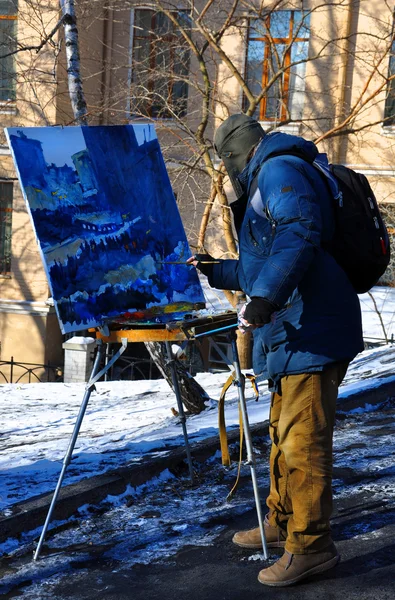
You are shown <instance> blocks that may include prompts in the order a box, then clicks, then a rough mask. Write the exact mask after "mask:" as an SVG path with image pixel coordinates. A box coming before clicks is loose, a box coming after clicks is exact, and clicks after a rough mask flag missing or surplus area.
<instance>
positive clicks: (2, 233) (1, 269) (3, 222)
mask: <svg viewBox="0 0 395 600" xmlns="http://www.w3.org/2000/svg"><path fill="white" fill-rule="evenodd" d="M12 190H13V185H12V183H3V182H0V275H9V274H10V272H11V227H12Z"/></svg>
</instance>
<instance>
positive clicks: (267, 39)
mask: <svg viewBox="0 0 395 600" xmlns="http://www.w3.org/2000/svg"><path fill="white" fill-rule="evenodd" d="M281 12H284V13H285V12H288V13H291V14H290V20H289V27H288V37H276V38H275V37H272V36H271V35H269V34H270V18H271V16H272V15H273V14H278V13H281ZM295 13H302V11H301V10H292V9H287V10H276V11H273V12H272V13H270V14H268V15H267V16H266V17H264V18H263V19H252V18H249V19H248V29H247V48H246V56H245V67H244V72H245V74H246V83H247V85H248V82H249V80H248V72H249V63H248V56H249V46H250V42H251V41H254V42H261V43H262V44H263V45H264V58H263V64H262V78H261V85H262V89H264V88H265V87H266V85H267V83H268V81H269V71H270V57H271V56H273V50H272V45H275V46H276V45H279V46H280V45H284V46H285V47H287V50H286V52H285V55H284V73H283V76H282V88H283V90H282V96H281V98H280V97H279V96H278V99H279V100H280V101H281V109H280V115H279V116H278V115H275V116H268V115H267V110H268V98H267V96H266V95H265V96H264V97H263V98H262V100H261V101H260V103H259V118H258V120H259V121H264V122H268V123H270V122H284V121H287V120H288V116H287V109H288V112H289V113H290V112H291V109H292V107H291V106H289V95H290V87H289V85H290V78H291V69H290V66H291V65H292V62H291V53H292V48H293V45H294V44H295V43H298V42H304V43H306V44H307V45H308V44H309V43H310V26H309V30H308V34H309V35H308V37H300V36H299V35H298V36H297V37H293V36H294V30H295ZM257 21H266V29H267V30H268V32H269V34H267V35H263V36H252V35H251V30H252V27H253V23H254V22H257ZM279 80H280V81H281V78H279ZM243 100H244V101H243V104H244V109H246V108H247V99H246V97H245V96H244V98H243Z"/></svg>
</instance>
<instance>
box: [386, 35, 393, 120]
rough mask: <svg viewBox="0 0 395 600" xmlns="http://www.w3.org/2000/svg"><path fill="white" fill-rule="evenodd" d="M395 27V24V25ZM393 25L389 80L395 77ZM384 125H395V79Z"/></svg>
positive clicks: (388, 98)
mask: <svg viewBox="0 0 395 600" xmlns="http://www.w3.org/2000/svg"><path fill="white" fill-rule="evenodd" d="M394 25H395V23H394ZM394 25H393V29H392V38H393V42H392V45H391V52H390V60H389V65H388V78H390V77H395V39H394V34H395V27H394ZM384 125H395V79H390V81H389V82H388V86H387V97H386V99H385V108H384Z"/></svg>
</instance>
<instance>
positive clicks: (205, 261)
mask: <svg viewBox="0 0 395 600" xmlns="http://www.w3.org/2000/svg"><path fill="white" fill-rule="evenodd" d="M216 262H218V261H217V260H216V259H215V258H214V257H213V256H211V254H194V255H193V256H191V258H188V260H187V264H189V265H194V266H195V267H196V268H197V269H199V271H200V272H201V273H203V275H206V277H210V275H211V274H212V272H213V265H212V264H210V263H216Z"/></svg>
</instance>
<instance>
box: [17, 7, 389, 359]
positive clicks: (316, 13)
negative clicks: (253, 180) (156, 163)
mask: <svg viewBox="0 0 395 600" xmlns="http://www.w3.org/2000/svg"><path fill="white" fill-rule="evenodd" d="M28 5H29V2H26V6H28ZM42 10H44V5H41V4H40V7H39V8H37V10H36V13H37V15H36V16H35V19H36V21H34V22H35V28H36V31H37V34H38V36H37V37H38V40H36V41H35V42H34V40H33V41H32V40H30V39H29V40H26V42H27V43H26V44H25V48H23V43H21V44H19V46H18V55H17V56H18V57H19V56H22V55H24V54H27V55H28V56H29V57H31V56H32V55H33V54H34V53H35V52H36V50H31V49H28V48H29V46H34V45H35V46H36V47H38V46H39V45H40V44H41V43H42V42H43V41H45V45H44V46H42V50H41V51H40V52H39V54H38V56H39V55H40V54H41V53H42V52H43V51H45V49H47V50H46V51H47V52H49V51H51V52H52V53H53V63H54V68H55V70H56V78H57V80H56V105H57V119H58V122H59V119H60V120H61V121H62V122H64V123H70V122H73V120H74V118H75V117H74V115H73V114H71V113H70V111H69V108H68V106H67V102H66V101H65V100H63V101H62V98H65V97H66V92H67V94H68V91H67V89H66V87H65V86H64V84H63V83H62V74H63V72H65V69H66V66H65V58H64V51H63V50H62V51H61V52H60V53H59V49H60V46H61V37H58V34H59V30H58V29H56V27H57V25H58V20H59V16H56V18H55V16H54V15H53V17H52V19H50V20H48V19H47V22H45V23H44V22H43V25H45V26H43V27H42V31H41V32H39V29H40V19H39V16H40V15H41V18H42ZM77 12H78V18H79V23H80V27H82V31H83V37H82V40H81V43H80V54H81V76H82V80H83V82H84V85H85V97H86V102H87V120H88V122H89V123H108V124H115V123H124V122H130V120H135V119H145V120H147V119H148V120H152V121H153V122H155V124H156V127H157V131H158V135H159V138H160V141H161V146H162V150H163V152H164V155H165V158H166V161H167V167H168V171H169V173H170V175H171V179H172V184H173V186H174V189H175V191H176V193H177V201H178V204H179V208H180V212H181V215H182V217H183V220H184V223H185V226H186V229H187V233H188V237H189V240H190V243H191V246H192V247H194V248H196V249H198V250H199V251H200V250H203V249H204V250H206V251H209V252H211V253H213V254H214V255H215V256H217V257H225V258H228V257H229V258H235V257H237V255H238V247H237V240H236V239H235V235H234V231H233V226H232V219H231V213H230V207H229V204H230V200H231V199H232V192H231V190H230V186H229V184H228V181H227V177H226V174H225V171H224V169H223V165H221V164H220V163H219V162H218V161H217V159H216V157H215V153H214V149H213V134H214V130H215V128H216V126H218V124H219V123H220V122H221V121H222V120H223V119H224V118H226V117H227V116H228V115H229V114H231V113H233V112H236V111H243V112H245V113H247V114H249V115H253V116H255V117H257V118H259V119H260V120H261V121H262V122H263V123H264V126H265V128H266V129H267V130H268V131H271V130H275V129H276V128H278V127H280V126H281V127H283V128H284V127H285V128H288V131H294V132H296V133H298V134H300V135H303V136H305V137H308V138H310V139H312V140H314V141H316V143H317V144H318V145H319V148H320V149H321V150H322V151H326V152H328V154H329V157H330V159H331V160H332V161H333V162H344V161H345V160H347V162H352V164H356V165H358V164H369V161H373V160H374V161H375V162H376V163H377V162H378V163H380V164H382V165H383V167H387V168H388V169H390V168H392V165H393V163H394V158H395V157H394V149H395V148H394V145H393V141H392V140H393V138H391V137H390V136H388V137H386V138H384V137H383V135H382V127H383V126H386V127H387V130H388V131H391V128H392V127H393V123H394V122H395V121H394V115H395V110H393V108H394V107H393V105H394V104H395V103H394V98H395V93H394V90H395V82H394V78H395V63H394V58H393V54H394V44H395V42H394V31H393V8H392V5H390V4H389V3H388V2H386V1H385V0H381V1H380V2H379V8H378V6H377V5H376V3H372V2H370V1H369V0H334V1H333V2H330V3H327V2H323V1H322V0H313V1H312V2H311V3H309V4H308V5H307V4H305V3H303V2H300V1H299V0H298V1H297V0H289V1H285V0H272V1H271V2H255V1H252V0H207V1H203V2H201V3H196V2H195V1H192V0H183V2H182V3H181V4H180V3H174V2H172V1H168V0H149V1H148V2H147V1H144V2H142V1H140V0H117V2H115V1H113V2H112V1H111V0H93V1H89V2H88V1H87V0H81V1H80V2H78V5H77ZM36 13H35V14H36ZM54 30H56V32H55V34H52V31H54ZM23 50H24V52H23ZM26 63H28V61H26ZM21 71H23V69H21ZM25 72H26V75H25V78H26V81H28V80H30V81H31V79H32V78H31V77H30V79H29V73H30V74H31V71H30V72H29V69H27V68H26V69H25ZM20 77H21V75H20ZM32 87H37V86H35V85H33V86H32ZM36 97H37V106H39V105H40V107H41V108H42V107H43V102H42V99H41V97H40V95H39V94H36ZM53 97H55V95H53ZM48 102H49V99H48ZM372 157H373V158H372ZM381 181H382V180H379V179H378V178H377V181H376V183H377V187H378V189H379V191H380V190H381V191H380V194H382V195H383V196H386V194H388V195H390V194H391V193H392V189H393V187H392V186H393V184H392V182H391V180H390V179H389V180H388V182H389V183H388V186H387V187H386V188H385V186H383V185H382V183H381ZM373 183H375V182H373ZM380 186H381V187H380ZM380 194H379V195H378V199H379V200H380ZM227 296H228V298H229V300H230V301H231V303H232V304H233V305H234V306H236V304H237V303H238V302H240V301H241V300H242V299H243V298H242V297H241V296H240V294H238V293H237V294H233V293H231V292H227ZM242 346H244V349H245V353H246V355H248V347H247V344H246V338H245V337H244V338H243V340H242V342H240V347H242ZM241 354H243V350H242V349H241ZM245 364H246V363H244V365H245Z"/></svg>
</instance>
